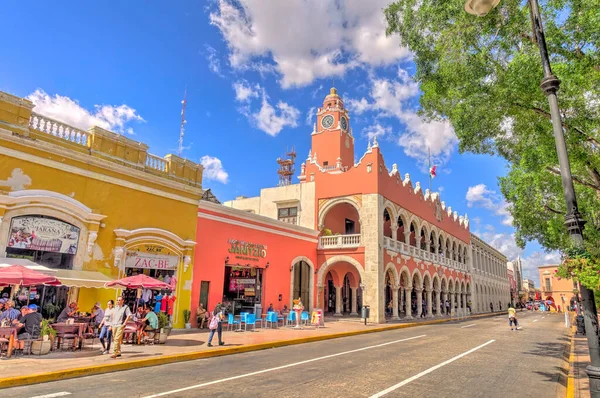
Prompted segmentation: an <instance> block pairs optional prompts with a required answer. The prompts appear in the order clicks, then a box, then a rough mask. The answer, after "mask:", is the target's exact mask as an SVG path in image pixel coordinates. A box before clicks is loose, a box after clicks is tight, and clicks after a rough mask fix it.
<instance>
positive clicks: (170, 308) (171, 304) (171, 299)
mask: <svg viewBox="0 0 600 398" xmlns="http://www.w3.org/2000/svg"><path fill="white" fill-rule="evenodd" d="M176 299H177V297H175V296H173V295H170V296H169V297H166V300H165V301H167V303H168V305H167V314H168V315H169V316H172V315H173V307H174V304H175V300H176ZM163 300H164V299H163ZM163 303H164V301H163Z"/></svg>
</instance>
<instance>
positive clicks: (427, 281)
mask: <svg viewBox="0 0 600 398" xmlns="http://www.w3.org/2000/svg"><path fill="white" fill-rule="evenodd" d="M432 287H433V281H432V280H431V275H430V274H429V271H425V273H424V274H423V289H425V290H431V288H432Z"/></svg>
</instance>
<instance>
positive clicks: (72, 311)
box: [56, 303, 79, 323]
mask: <svg viewBox="0 0 600 398" xmlns="http://www.w3.org/2000/svg"><path fill="white" fill-rule="evenodd" d="M78 309H79V308H77V303H71V304H69V305H68V306H66V307H65V309H64V310H62V312H61V313H60V315H59V316H58V318H56V322H58V323H61V322H66V321H67V319H69V318H73V317H74V316H75V315H77V310H78Z"/></svg>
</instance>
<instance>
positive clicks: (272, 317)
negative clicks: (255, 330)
mask: <svg viewBox="0 0 600 398" xmlns="http://www.w3.org/2000/svg"><path fill="white" fill-rule="evenodd" d="M269 322H270V323H271V327H273V324H275V325H277V326H279V319H277V313H276V312H273V311H270V312H267V318H266V319H265V323H266V326H269Z"/></svg>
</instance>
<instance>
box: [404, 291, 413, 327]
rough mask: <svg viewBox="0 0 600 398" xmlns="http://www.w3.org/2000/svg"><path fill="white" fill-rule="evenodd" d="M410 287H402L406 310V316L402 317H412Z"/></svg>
mask: <svg viewBox="0 0 600 398" xmlns="http://www.w3.org/2000/svg"><path fill="white" fill-rule="evenodd" d="M411 292H412V287H405V288H404V309H405V311H406V316H405V317H404V319H412V304H411V301H412V295H411Z"/></svg>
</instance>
